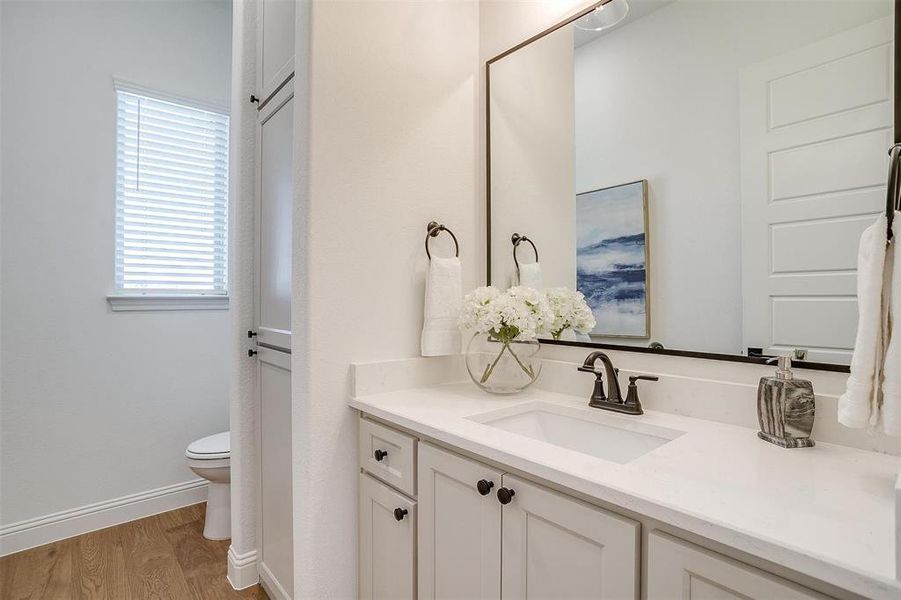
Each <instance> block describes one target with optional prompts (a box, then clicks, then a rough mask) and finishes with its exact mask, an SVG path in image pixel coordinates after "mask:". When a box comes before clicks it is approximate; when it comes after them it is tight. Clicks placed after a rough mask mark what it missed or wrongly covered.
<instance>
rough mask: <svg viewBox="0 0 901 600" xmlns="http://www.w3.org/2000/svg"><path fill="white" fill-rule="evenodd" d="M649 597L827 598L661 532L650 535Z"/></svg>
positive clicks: (687, 598) (823, 599) (814, 599)
mask: <svg viewBox="0 0 901 600" xmlns="http://www.w3.org/2000/svg"><path fill="white" fill-rule="evenodd" d="M648 538H649V539H648V600H657V599H658V598H660V599H664V598H665V599H669V598H682V599H683V600H692V599H694V598H717V599H722V600H727V599H735V600H770V599H771V598H779V599H780V600H826V598H827V597H826V596H823V595H821V594H818V593H817V592H814V591H813V590H809V589H807V588H804V587H801V586H799V585H796V584H794V583H791V582H790V581H786V580H785V579H781V578H779V577H776V576H775V575H772V574H770V573H767V572H765V571H761V570H760V569H757V568H755V567H752V566H751V565H746V564H744V563H741V562H738V561H736V560H733V559H731V558H728V557H726V556H722V555H720V554H717V553H715V552H712V551H710V550H707V549H706V548H701V547H700V546H695V545H694V544H689V543H688V542H683V541H682V540H678V539H676V538H674V537H671V536H669V535H666V534H665V533H661V532H658V531H654V532H651V534H650V536H648Z"/></svg>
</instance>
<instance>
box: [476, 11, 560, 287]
mask: <svg viewBox="0 0 901 600" xmlns="http://www.w3.org/2000/svg"><path fill="white" fill-rule="evenodd" d="M490 73H491V100H490V102H491V105H490V107H491V114H490V117H491V222H492V224H493V225H494V226H493V227H492V230H491V281H492V283H493V284H494V285H496V286H499V287H501V288H502V289H503V288H506V287H508V286H510V285H512V283H513V281H514V277H515V273H516V263H515V262H514V261H513V245H512V243H511V241H510V236H511V235H512V234H513V233H514V232H518V233H520V234H521V235H525V236H528V237H529V239H531V240H532V241H533V243H534V244H535V246H536V248H537V249H538V256H539V262H540V265H541V271H542V275H543V277H542V283H543V284H544V285H545V287H560V286H566V287H569V288H574V287H575V285H576V253H575V252H574V251H573V248H574V247H575V239H576V202H575V181H574V177H573V174H574V173H575V170H576V167H575V158H576V157H575V150H576V145H575V131H574V129H575V125H576V121H575V98H574V97H573V94H574V92H575V85H574V83H573V31H572V28H570V27H564V28H562V29H558V30H557V31H555V32H554V33H552V34H550V35H547V36H544V37H543V38H541V39H539V40H536V41H534V42H532V43H531V44H529V45H528V46H525V47H524V48H521V49H519V50H517V51H516V52H514V53H513V54H510V55H508V56H505V57H504V58H502V59H501V60H499V61H497V62H495V63H493V64H492V65H491V68H490ZM567 241H568V242H569V243H567ZM516 257H517V259H518V260H519V261H520V264H522V263H529V262H532V261H533V260H534V253H533V250H532V248H531V246H530V245H529V244H528V243H522V244H520V246H519V248H518V249H517V250H516Z"/></svg>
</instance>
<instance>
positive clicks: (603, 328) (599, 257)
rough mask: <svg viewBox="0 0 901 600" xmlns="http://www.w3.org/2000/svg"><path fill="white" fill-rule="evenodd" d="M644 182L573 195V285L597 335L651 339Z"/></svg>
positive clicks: (646, 183) (646, 200)
mask: <svg viewBox="0 0 901 600" xmlns="http://www.w3.org/2000/svg"><path fill="white" fill-rule="evenodd" d="M648 263H649V256H648V182H647V180H644V179H643V180H641V181H634V182H632V183H624V184H622V185H617V186H614V187H608V188H603V189H599V190H593V191H590V192H584V193H581V194H577V195H576V287H577V288H578V290H579V291H580V292H582V293H583V294H585V299H586V300H587V301H588V306H590V307H591V310H592V312H593V313H594V317H595V319H596V320H597V326H596V327H595V328H594V331H592V332H591V335H592V336H598V337H624V338H649V337H650V336H651V312H650V306H649V300H648V281H649V277H648Z"/></svg>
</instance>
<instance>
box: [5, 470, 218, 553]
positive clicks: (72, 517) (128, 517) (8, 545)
mask: <svg viewBox="0 0 901 600" xmlns="http://www.w3.org/2000/svg"><path fill="white" fill-rule="evenodd" d="M206 491H207V482H206V480H205V479H192V480H191V481H184V482H182V483H176V484H175V485H168V486H165V487H161V488H157V489H155V490H147V491H146V492H140V493H137V494H131V495H128V496H122V497H120V498H113V499H112V500H104V501H103V502H96V503H94V504H88V505H87V506H81V507H78V508H73V509H71V510H64V511H61V512H57V513H53V514H50V515H45V516H43V517H35V518H33V519H28V520H26V521H19V522H18V523H12V524H10V525H4V526H3V527H0V556H6V555H7V554H12V553H14V552H21V551H22V550H27V549H29V548H34V547H36V546H42V545H44V544H49V543H50V542H55V541H58V540H62V539H66V538H69V537H73V536H76V535H81V534H83V533H88V532H91V531H96V530H98V529H105V528H107V527H112V526H113V525H119V524H121V523H127V522H128V521H134V520H136V519H143V518H144V517H150V516H152V515H156V514H159V513H162V512H166V511H170V510H175V509H176V508H182V507H183V506H189V505H191V504H197V503H198V502H203V501H204V500H206Z"/></svg>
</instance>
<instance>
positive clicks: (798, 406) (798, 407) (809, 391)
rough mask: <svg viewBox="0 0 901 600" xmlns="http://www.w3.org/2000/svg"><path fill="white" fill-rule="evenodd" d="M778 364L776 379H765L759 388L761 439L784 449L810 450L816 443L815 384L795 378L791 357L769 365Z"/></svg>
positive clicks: (758, 435)
mask: <svg viewBox="0 0 901 600" xmlns="http://www.w3.org/2000/svg"><path fill="white" fill-rule="evenodd" d="M774 361H777V362H778V365H777V369H776V375H775V376H774V377H761V378H760V385H759V386H758V387H757V419H758V421H759V422H760V431H759V432H757V437H759V438H760V439H762V440H766V441H767V442H770V443H772V444H776V445H777V446H781V447H783V448H809V447H810V446H813V443H814V442H813V439H812V438H811V437H810V433H811V431H812V430H813V418H814V415H815V408H816V406H815V398H814V395H813V384H812V383H811V382H810V381H807V380H806V379H795V378H794V376H793V374H792V370H791V364H792V359H791V356H790V355H789V356H780V357H777V358H774V359H772V360H770V361H769V362H774Z"/></svg>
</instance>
